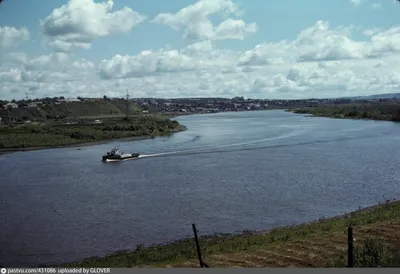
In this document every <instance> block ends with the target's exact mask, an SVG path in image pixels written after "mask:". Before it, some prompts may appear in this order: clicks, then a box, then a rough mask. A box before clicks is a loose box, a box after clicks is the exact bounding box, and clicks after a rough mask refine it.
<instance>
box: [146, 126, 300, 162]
mask: <svg viewBox="0 0 400 274" xmlns="http://www.w3.org/2000/svg"><path fill="white" fill-rule="evenodd" d="M304 132H306V130H294V131H292V132H290V133H287V134H283V135H280V136H276V137H269V138H263V139H259V140H254V141H248V142H243V143H234V144H229V145H222V146H207V147H204V148H196V149H188V150H178V151H171V152H163V153H155V154H147V155H140V156H139V158H148V157H157V156H164V155H172V154H179V153H182V154H184V153H189V152H201V151H204V150H209V149H218V148H226V147H236V146H245V145H253V144H258V143H263V142H267V141H274V140H280V139H285V138H290V137H294V136H298V135H300V134H302V133H304Z"/></svg>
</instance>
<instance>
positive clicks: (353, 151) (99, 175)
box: [0, 110, 400, 266]
mask: <svg viewBox="0 0 400 274" xmlns="http://www.w3.org/2000/svg"><path fill="white" fill-rule="evenodd" d="M177 120H178V121H179V122H180V123H182V124H184V125H186V126H187V128H188V130H187V131H185V132H181V133H178V134H175V135H173V136H171V137H163V138H156V139H149V140H143V141H135V142H120V141H118V142H110V143H107V144H103V145H95V146H88V147H84V148H82V149H81V150H77V149H76V148H64V149H51V150H41V151H31V152H18V153H13V154H7V155H3V156H0V181H1V182H0V203H1V206H0V265H1V266H29V265H37V264H44V263H62V262H69V261H73V260H79V259H84V258H87V257H91V256H95V255H96V256H98V255H105V254H109V253H111V252H113V251H119V250H126V249H134V248H135V246H136V245H137V244H139V243H144V244H145V245H150V244H158V243H164V242H168V241H171V240H174V239H179V238H183V237H188V236H191V235H192V234H191V233H192V230H191V224H192V223H196V224H197V226H198V229H199V232H200V234H201V235H204V234H212V233H217V232H221V233H223V232H237V231H242V230H245V229H270V228H273V227H279V226H285V225H291V224H295V223H300V222H307V221H311V220H315V219H318V218H321V217H329V216H334V215H338V214H342V213H345V212H348V211H352V210H356V209H358V208H360V207H365V206H369V205H374V204H377V203H378V202H382V201H384V200H386V199H393V198H399V197H400V183H399V182H400V179H399V178H400V168H399V167H400V157H399V151H400V124H396V123H391V122H382V121H356V120H339V119H329V118H316V117H304V116H303V115H298V114H292V113H288V112H284V111H281V110H276V111H258V112H237V113H219V114H207V115H192V116H182V117H179V118H177ZM115 145H118V146H119V147H120V148H121V150H123V151H125V152H136V151H137V152H140V153H141V154H143V155H145V156H144V157H143V158H141V159H137V160H129V161H125V162H120V163H102V162H101V161H100V160H101V156H102V154H103V153H104V152H105V151H107V150H109V149H110V148H111V147H113V146H115Z"/></svg>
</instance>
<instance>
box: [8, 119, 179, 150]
mask: <svg viewBox="0 0 400 274" xmlns="http://www.w3.org/2000/svg"><path fill="white" fill-rule="evenodd" d="M89 122H93V121H86V124H59V123H54V122H42V123H33V124H17V125H13V126H11V125H5V126H1V127H0V152H1V151H7V150H14V149H26V148H45V147H59V146H66V145H76V144H82V143H90V142H99V141H106V140H111V139H117V138H134V137H152V136H162V135H168V134H171V133H174V132H178V131H182V130H184V129H185V128H184V126H182V125H180V124H179V123H178V122H177V121H174V120H170V119H168V118H166V117H162V116H153V115H151V116H144V115H138V116H134V117H132V118H130V119H129V120H126V119H125V118H117V117H108V118H103V119H101V122H102V123H100V124H91V123H89Z"/></svg>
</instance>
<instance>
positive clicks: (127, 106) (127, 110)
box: [126, 89, 130, 118]
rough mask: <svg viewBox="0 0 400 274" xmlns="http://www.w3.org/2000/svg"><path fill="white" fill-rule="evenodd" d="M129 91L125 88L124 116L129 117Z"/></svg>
mask: <svg viewBox="0 0 400 274" xmlns="http://www.w3.org/2000/svg"><path fill="white" fill-rule="evenodd" d="M129 112H130V111H129V92H128V89H126V117H127V118H129Z"/></svg>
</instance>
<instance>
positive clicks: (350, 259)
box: [347, 225, 354, 268]
mask: <svg viewBox="0 0 400 274" xmlns="http://www.w3.org/2000/svg"><path fill="white" fill-rule="evenodd" d="M347 267H350V268H352V267H354V238H353V227H352V226H351V225H350V226H349V227H348V228H347Z"/></svg>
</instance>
